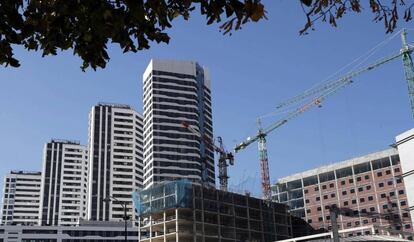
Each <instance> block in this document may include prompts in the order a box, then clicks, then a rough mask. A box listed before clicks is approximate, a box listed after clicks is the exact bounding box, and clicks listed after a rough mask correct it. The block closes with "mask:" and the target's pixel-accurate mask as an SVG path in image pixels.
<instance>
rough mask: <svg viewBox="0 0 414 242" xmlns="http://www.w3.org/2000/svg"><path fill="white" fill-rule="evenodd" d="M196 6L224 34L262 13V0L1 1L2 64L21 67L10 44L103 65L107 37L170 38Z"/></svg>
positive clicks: (146, 44)
mask: <svg viewBox="0 0 414 242" xmlns="http://www.w3.org/2000/svg"><path fill="white" fill-rule="evenodd" d="M196 9H197V10H199V11H200V12H201V14H202V15H204V16H205V17H206V20H207V24H212V23H218V22H220V21H222V19H223V20H224V23H223V24H222V25H221V26H220V29H221V30H222V31H223V32H224V33H230V32H231V31H232V30H237V29H240V28H241V26H242V25H243V24H246V23H247V22H249V21H254V22H257V21H259V20H260V19H263V18H265V17H266V16H265V10H264V6H263V4H261V2H260V0H242V1H239V0H209V1H207V0H0V64H1V65H5V66H8V65H10V66H13V67H18V66H20V64H19V61H18V60H17V59H16V58H14V56H13V46H15V45H20V46H24V48H26V49H27V50H36V51H38V50H39V51H42V53H43V56H45V55H56V54H57V51H58V50H67V49H73V51H74V54H75V55H78V56H80V57H81V58H82V60H83V65H82V67H81V68H82V70H85V69H86V68H88V67H92V68H93V69H96V68H97V67H101V68H105V65H106V63H107V62H108V60H109V56H108V53H107V51H106V49H107V44H108V42H112V43H117V44H119V46H120V47H121V49H122V50H123V51H124V52H131V51H132V52H137V51H139V50H143V49H148V48H150V42H152V41H155V42H157V43H160V42H164V43H168V42H169V40H170V37H169V36H168V34H167V33H166V32H165V31H166V29H168V28H171V27H172V21H173V20H174V19H175V18H177V17H179V16H181V17H183V18H184V19H186V20H188V19H189V17H190V13H191V12H193V11H194V10H196Z"/></svg>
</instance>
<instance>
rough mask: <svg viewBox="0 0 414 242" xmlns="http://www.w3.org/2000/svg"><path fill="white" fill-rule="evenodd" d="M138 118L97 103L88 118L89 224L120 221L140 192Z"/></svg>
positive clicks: (117, 106)
mask: <svg viewBox="0 0 414 242" xmlns="http://www.w3.org/2000/svg"><path fill="white" fill-rule="evenodd" d="M142 119H143V118H142V116H141V115H140V114H138V113H137V112H136V111H135V110H134V109H132V108H131V107H130V106H128V105H121V104H107V103H99V104H98V105H96V106H94V107H92V110H91V112H90V114H89V154H90V158H89V176H88V179H89V196H88V216H87V218H88V219H89V220H98V221H109V220H112V221H114V220H122V219H123V216H124V211H123V208H122V204H120V203H119V202H109V201H105V200H106V199H108V198H110V199H112V200H115V199H116V200H119V201H121V202H122V203H126V204H127V208H128V215H129V216H132V215H133V213H134V209H132V197H131V194H132V192H135V191H137V190H138V189H140V188H142V180H143V174H142V173H143V171H142V166H143V164H142V159H143V154H142V142H143V141H142Z"/></svg>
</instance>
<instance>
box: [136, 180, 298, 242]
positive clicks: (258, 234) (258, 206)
mask: <svg viewBox="0 0 414 242" xmlns="http://www.w3.org/2000/svg"><path fill="white" fill-rule="evenodd" d="M134 203H135V208H136V210H137V213H138V216H139V220H138V225H139V241H152V242H158V241H164V242H167V241H168V242H170V241H203V242H209V241H222V242H230V241H276V240H281V239H288V238H290V237H291V233H292V231H291V220H290V216H289V214H288V212H287V206H286V205H283V204H280V203H275V202H266V201H264V200H262V199H258V198H254V197H251V196H249V195H247V194H246V195H242V194H237V193H232V192H227V191H221V190H217V189H215V188H211V187H203V186H201V185H199V184H196V183H191V182H190V181H188V180H178V181H172V182H166V183H162V184H158V185H155V186H152V187H151V188H148V189H146V190H142V191H140V192H136V193H134Z"/></svg>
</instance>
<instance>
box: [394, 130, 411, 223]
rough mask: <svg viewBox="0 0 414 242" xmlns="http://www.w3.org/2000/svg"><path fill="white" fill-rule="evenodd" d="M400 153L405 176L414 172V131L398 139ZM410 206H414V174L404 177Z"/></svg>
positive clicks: (399, 136)
mask: <svg viewBox="0 0 414 242" xmlns="http://www.w3.org/2000/svg"><path fill="white" fill-rule="evenodd" d="M396 144H397V148H398V153H399V155H400V159H401V169H402V172H403V174H404V173H407V172H413V171H414V129H411V130H408V131H406V132H404V133H402V134H400V135H398V136H397V137H396ZM404 183H405V187H406V192H407V199H408V204H409V206H410V207H413V206H414V174H412V175H409V176H406V177H404ZM411 218H414V210H411Z"/></svg>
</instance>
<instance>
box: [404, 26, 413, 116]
mask: <svg viewBox="0 0 414 242" xmlns="http://www.w3.org/2000/svg"><path fill="white" fill-rule="evenodd" d="M401 40H402V44H403V47H402V49H401V53H402V57H403V64H404V73H405V79H406V80H407V84H408V95H409V98H410V104H411V114H412V116H413V118H414V68H413V61H412V59H411V56H410V54H411V52H412V48H410V47H409V46H408V44H407V32H406V30H405V29H403V31H402V33H401Z"/></svg>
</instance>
